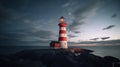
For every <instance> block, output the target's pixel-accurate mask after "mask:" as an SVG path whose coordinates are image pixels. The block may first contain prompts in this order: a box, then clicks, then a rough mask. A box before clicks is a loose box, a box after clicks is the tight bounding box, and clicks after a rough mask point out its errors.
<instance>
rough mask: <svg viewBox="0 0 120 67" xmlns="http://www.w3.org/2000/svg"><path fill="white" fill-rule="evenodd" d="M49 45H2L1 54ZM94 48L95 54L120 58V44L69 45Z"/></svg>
mask: <svg viewBox="0 0 120 67" xmlns="http://www.w3.org/2000/svg"><path fill="white" fill-rule="evenodd" d="M49 48H50V47H49V46H0V54H12V53H16V52H20V51H23V50H28V49H49ZM69 48H83V49H89V50H93V51H94V52H93V54H95V55H98V56H101V57H104V56H113V57H116V58H119V59H120V53H119V51H120V46H69Z"/></svg>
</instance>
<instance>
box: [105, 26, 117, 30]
mask: <svg viewBox="0 0 120 67" xmlns="http://www.w3.org/2000/svg"><path fill="white" fill-rule="evenodd" d="M113 27H115V25H109V26H107V27H105V28H103V30H108V29H111V28H113Z"/></svg>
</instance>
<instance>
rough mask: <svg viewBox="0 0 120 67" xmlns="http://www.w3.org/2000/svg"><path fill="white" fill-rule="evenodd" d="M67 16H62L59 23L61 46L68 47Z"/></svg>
mask: <svg viewBox="0 0 120 67" xmlns="http://www.w3.org/2000/svg"><path fill="white" fill-rule="evenodd" d="M64 20H65V18H64V17H63V16H62V17H61V18H60V23H59V24H58V25H59V43H60V47H61V48H68V46H67V32H66V26H67V24H66V23H65V21H64Z"/></svg>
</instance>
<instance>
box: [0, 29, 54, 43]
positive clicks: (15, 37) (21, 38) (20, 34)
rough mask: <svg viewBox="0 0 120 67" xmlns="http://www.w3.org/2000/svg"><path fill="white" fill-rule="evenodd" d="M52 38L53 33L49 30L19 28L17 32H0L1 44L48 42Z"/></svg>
mask: <svg viewBox="0 0 120 67" xmlns="http://www.w3.org/2000/svg"><path fill="white" fill-rule="evenodd" d="M53 38H54V34H53V33H52V32H51V31H47V30H39V31H35V32H33V31H30V30H26V31H25V30H21V31H17V32H9V33H5V32H4V33H0V44H1V45H20V44H21V45H23V44H35V43H36V44H37V43H49V42H50V41H51V40H52V39H53Z"/></svg>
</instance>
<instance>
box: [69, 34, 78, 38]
mask: <svg viewBox="0 0 120 67" xmlns="http://www.w3.org/2000/svg"><path fill="white" fill-rule="evenodd" d="M68 37H69V38H74V37H77V36H75V35H72V34H69V35H68Z"/></svg>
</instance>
